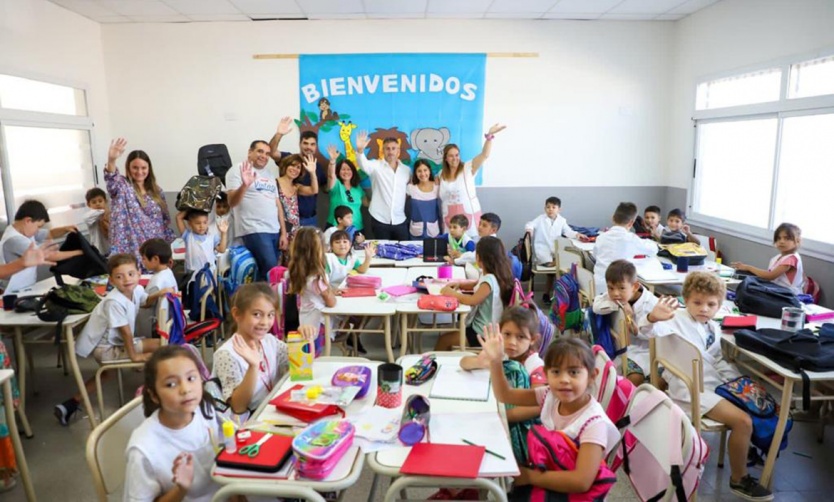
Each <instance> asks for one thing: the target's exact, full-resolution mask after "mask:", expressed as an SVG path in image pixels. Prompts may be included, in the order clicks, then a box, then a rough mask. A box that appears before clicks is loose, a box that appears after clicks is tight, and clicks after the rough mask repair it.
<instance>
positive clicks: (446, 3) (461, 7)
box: [427, 0, 493, 15]
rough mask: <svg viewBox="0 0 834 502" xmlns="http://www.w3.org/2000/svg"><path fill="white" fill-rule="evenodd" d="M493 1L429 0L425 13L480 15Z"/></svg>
mask: <svg viewBox="0 0 834 502" xmlns="http://www.w3.org/2000/svg"><path fill="white" fill-rule="evenodd" d="M492 1H493V0H429V5H428V9H427V12H429V13H431V12H449V13H474V12H480V13H481V14H482V15H483V13H484V12H486V10H487V8H489V6H490V4H491V3H492Z"/></svg>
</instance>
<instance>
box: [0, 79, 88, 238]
mask: <svg viewBox="0 0 834 502" xmlns="http://www.w3.org/2000/svg"><path fill="white" fill-rule="evenodd" d="M92 127H93V125H92V121H91V120H90V119H89V118H88V117H87V99H86V92H85V91H84V90H83V89H80V88H75V87H70V86H66V85H59V84H54V83H49V82H41V81H37V80H31V79H28V78H22V77H17V76H13V75H0V167H2V171H3V176H2V178H1V180H2V199H3V207H2V208H0V212H2V214H1V215H0V218H2V220H3V223H8V219H9V217H10V216H13V215H14V213H15V211H16V209H17V207H18V206H19V205H20V204H21V203H22V202H23V201H25V200H27V199H37V200H39V201H41V202H43V203H44V205H45V206H46V207H47V209H48V211H49V214H50V221H51V222H52V225H53V226H62V225H69V224H77V223H78V222H80V221H81V215H80V214H79V213H80V212H81V210H83V208H84V207H85V206H86V204H85V200H84V194H85V193H86V191H87V189H88V188H90V187H92V186H93V185H94V182H93V179H94V178H93V177H94V172H95V168H94V165H93V155H92V149H91V147H90V145H91V142H92V138H91V135H92Z"/></svg>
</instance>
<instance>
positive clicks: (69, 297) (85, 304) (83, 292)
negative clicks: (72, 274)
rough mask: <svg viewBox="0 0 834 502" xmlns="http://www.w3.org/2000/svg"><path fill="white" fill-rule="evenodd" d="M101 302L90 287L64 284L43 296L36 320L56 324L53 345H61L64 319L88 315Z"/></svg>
mask: <svg viewBox="0 0 834 502" xmlns="http://www.w3.org/2000/svg"><path fill="white" fill-rule="evenodd" d="M100 302H101V298H100V297H99V296H98V295H97V294H96V292H95V291H93V290H92V288H90V286H88V285H85V284H78V285H76V284H64V285H62V286H61V287H58V288H52V289H51V290H49V292H48V293H47V294H45V295H43V298H42V299H41V302H40V304H39V305H38V310H37V311H36V313H37V316H38V319H40V320H41V321H45V322H54V323H57V325H56V326H55V344H56V345H57V344H59V343H61V331H62V330H63V326H64V319H66V318H67V316H71V315H77V314H89V313H90V312H92V311H93V309H94V308H96V305H98V304H99V303H100Z"/></svg>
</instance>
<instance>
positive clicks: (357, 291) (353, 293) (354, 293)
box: [342, 288, 376, 298]
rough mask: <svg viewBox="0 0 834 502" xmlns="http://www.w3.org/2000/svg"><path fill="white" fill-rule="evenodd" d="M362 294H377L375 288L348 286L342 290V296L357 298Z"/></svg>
mask: <svg viewBox="0 0 834 502" xmlns="http://www.w3.org/2000/svg"><path fill="white" fill-rule="evenodd" d="M361 296H376V290H375V289H374V288H347V289H343V290H342V298H357V297H361Z"/></svg>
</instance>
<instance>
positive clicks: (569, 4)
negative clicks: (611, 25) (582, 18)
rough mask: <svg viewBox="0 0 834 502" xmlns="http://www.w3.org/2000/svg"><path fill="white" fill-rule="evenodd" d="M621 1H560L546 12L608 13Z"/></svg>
mask: <svg viewBox="0 0 834 502" xmlns="http://www.w3.org/2000/svg"><path fill="white" fill-rule="evenodd" d="M622 2H623V0H561V1H560V2H559V3H557V4H556V5H555V6H554V7H553V8H552V9H550V10H549V11H548V12H556V13H567V14H577V13H585V14H589V13H591V12H596V13H598V14H602V13H603V12H608V11H609V10H611V9H612V8H614V7H615V6H617V5H619V4H620V3H622Z"/></svg>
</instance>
